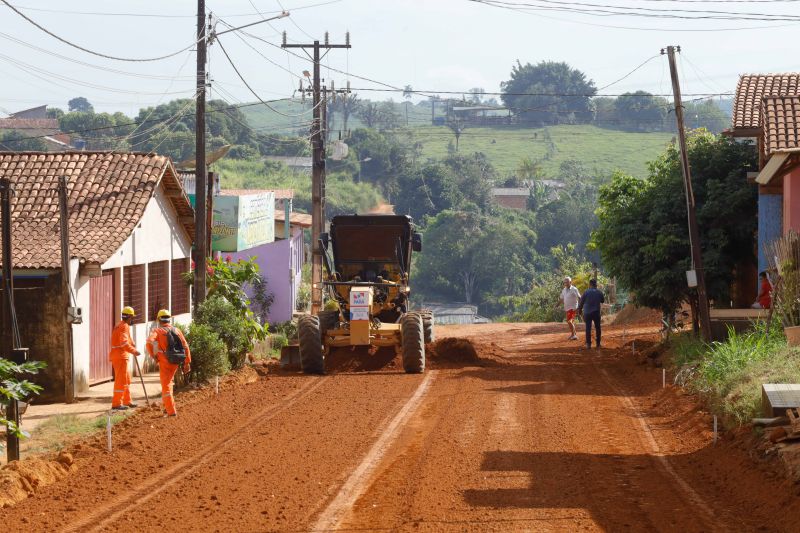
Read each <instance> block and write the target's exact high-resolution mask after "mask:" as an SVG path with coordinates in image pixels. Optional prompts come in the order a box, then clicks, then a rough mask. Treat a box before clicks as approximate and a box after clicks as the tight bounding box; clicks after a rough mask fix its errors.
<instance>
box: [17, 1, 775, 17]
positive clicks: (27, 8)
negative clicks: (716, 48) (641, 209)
mask: <svg viewBox="0 0 800 533" xmlns="http://www.w3.org/2000/svg"><path fill="white" fill-rule="evenodd" d="M342 1H343V0H329V1H327V2H318V3H315V4H309V5H305V6H297V7H293V8H292V11H300V10H302V9H310V8H314V7H321V6H326V5H328V4H337V3H339V2H342ZM731 1H737V0H731ZM787 1H788V0H787ZM16 7H17V9H21V10H23V11H40V12H43V13H58V14H61V15H93V16H101V17H143V18H162V19H170V18H191V19H193V18H195V17H196V15H166V14H161V13H124V12H109V11H68V10H65V9H47V8H41V7H30V6H20V5H17V6H16ZM256 11H258V10H256ZM282 11H283V10H282ZM280 12H281V11H261V12H257V13H234V14H229V15H224V16H225V17H228V18H232V17H252V16H253V15H261V14H266V15H271V14H273V13H280Z"/></svg>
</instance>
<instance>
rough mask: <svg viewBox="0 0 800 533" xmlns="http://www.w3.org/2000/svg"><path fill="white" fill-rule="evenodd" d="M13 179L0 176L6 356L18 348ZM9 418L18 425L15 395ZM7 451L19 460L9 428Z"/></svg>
mask: <svg viewBox="0 0 800 533" xmlns="http://www.w3.org/2000/svg"><path fill="white" fill-rule="evenodd" d="M11 191H12V186H11V180H9V179H8V178H2V179H0V204H1V205H0V208H2V213H1V214H0V220H1V221H2V229H3V243H2V252H3V337H5V342H4V343H3V348H4V350H3V351H4V353H3V357H6V358H7V359H9V360H10V359H12V357H13V356H12V354H13V349H14V348H17V340H16V339H15V317H14V276H13V273H12V272H13V270H12V264H11ZM6 419H7V420H9V421H11V422H13V423H14V424H16V425H17V427H19V402H17V400H15V399H12V400H11V401H9V402H8V404H7V407H6ZM6 454H7V457H8V462H11V461H18V460H19V437H17V435H16V434H15V433H14V432H12V431H11V428H7V429H6Z"/></svg>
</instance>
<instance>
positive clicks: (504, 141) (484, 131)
mask: <svg viewBox="0 0 800 533" xmlns="http://www.w3.org/2000/svg"><path fill="white" fill-rule="evenodd" d="M272 105H273V107H275V109H277V110H278V111H280V112H281V113H283V114H285V115H300V116H295V117H285V116H282V115H280V114H278V113H275V112H274V111H271V110H269V109H266V108H264V107H263V106H253V107H246V108H242V112H244V113H245V115H246V116H247V120H248V121H249V123H250V125H251V126H252V127H253V128H254V129H255V130H256V131H261V132H263V133H266V134H270V133H272V134H282V135H298V134H305V132H307V131H308V125H309V123H310V121H311V105H310V104H309V103H308V102H306V103H305V104H301V103H299V102H276V103H275V104H272ZM395 109H396V111H397V113H398V115H400V116H401V120H400V123H401V124H405V104H404V103H401V102H396V103H395ZM437 111H439V110H438V109H437ZM437 115H439V113H438V112H437ZM430 123H431V116H430V107H427V106H425V105H413V104H411V105H409V106H408V124H409V128H410V130H411V131H412V132H413V134H414V137H415V140H416V141H417V142H420V143H421V146H422V148H421V150H422V152H421V153H422V156H423V157H443V156H446V155H447V153H448V144H449V143H450V142H451V141H452V142H453V143H455V137H454V136H453V133H452V132H451V131H450V130H449V129H448V128H447V127H445V126H431V125H430ZM341 127H342V119H341V116H340V115H339V114H336V115H335V116H334V123H333V130H334V135H333V137H334V138H336V137H337V136H338V131H337V130H338V129H339V128H341ZM360 127H363V124H362V123H361V122H360V121H359V120H358V118H356V117H355V116H351V117H350V120H349V123H348V128H349V129H350V130H354V129H356V128H360ZM672 138H673V134H672V133H665V132H657V133H638V132H625V131H619V130H613V129H605V128H600V127H597V126H593V125H575V126H572V125H560V126H551V127H547V128H528V127H522V126H495V127H475V128H469V127H468V128H467V129H466V130H465V131H464V133H463V134H462V135H461V139H460V141H459V152H461V153H472V152H483V153H484V154H486V155H487V156H488V158H489V160H490V161H491V163H492V164H493V165H494V166H495V168H496V169H497V170H498V172H499V174H500V176H501V177H507V176H510V175H511V174H513V173H514V171H515V170H516V168H517V166H518V165H519V162H520V160H522V159H523V158H524V157H530V158H531V159H533V160H537V161H540V162H541V164H542V169H543V170H544V172H545V174H546V176H547V177H557V175H558V169H559V166H560V165H561V163H562V162H563V161H566V160H570V159H574V160H578V161H580V162H582V163H583V164H584V166H585V167H586V168H587V169H589V170H591V171H593V172H595V173H596V174H598V175H604V174H609V173H611V172H613V171H614V170H617V169H619V170H622V171H624V172H627V173H630V174H633V175H634V176H644V174H645V173H646V171H647V166H646V163H647V161H650V160H652V159H654V158H655V157H657V156H658V155H659V154H661V153H662V152H663V151H664V147H665V146H666V144H667V143H669V142H670V140H671V139H672Z"/></svg>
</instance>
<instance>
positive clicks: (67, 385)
mask: <svg viewBox="0 0 800 533" xmlns="http://www.w3.org/2000/svg"><path fill="white" fill-rule="evenodd" d="M68 184H69V180H68V179H67V177H66V176H61V177H59V179H58V204H59V205H58V207H59V226H60V233H61V296H62V298H64V303H65V304H66V307H72V306H73V304H74V302H73V301H72V289H71V288H70V282H71V281H72V280H70V271H69V259H70V253H69V204H68V203H67V202H68V195H67V192H68V187H67V185H68ZM72 320H73V318H72V317H71V316H70V315H69V313H68V311H67V309H64V318H63V321H64V401H65V402H66V403H73V402H74V401H75V370H74V361H73V354H72Z"/></svg>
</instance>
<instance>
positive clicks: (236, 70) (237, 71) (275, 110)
mask: <svg viewBox="0 0 800 533" xmlns="http://www.w3.org/2000/svg"><path fill="white" fill-rule="evenodd" d="M217 44H219V47H220V49H221V50H222V53H223V54H224V55H225V59H227V60H228V63H230V65H231V67H233V71H234V72H236V75H237V76H239V79H240V80H242V83H244V84H245V86H246V87H247V89H248V90H249V91H250V92H251V93H252V94H253V96H255V97H256V98H257V99H258V101H259V102H261V103H262V104H264V105H265V106H266V107H268V108H269V109H271V110H272V111H273V112H275V113H277V114H279V115H281V116H284V117H288V118H293V117H300V116H303V115H307V114H308V113H309V112H310V111H313V110H314V108H313V107H312V108H311V110H310V111H304V112H303V113H300V114H298V115H287V114H286V113H283V112H282V111H278V110H277V109H275V108H274V107H272V106H271V105H269V104H268V103H266V102H265V101H264V100H263V99H262V98H261V97H260V96H259V95H258V93H257V92H255V91H254V90H253V88H252V87H251V86H250V84H249V83H247V80H246V79H244V76H242V73H241V72H239V68H238V67H237V66H236V64H235V63H234V62H233V60H232V59H231V56H229V55H228V51H227V50H225V47H224V46H223V45H222V41H221V40H219V38H217Z"/></svg>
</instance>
